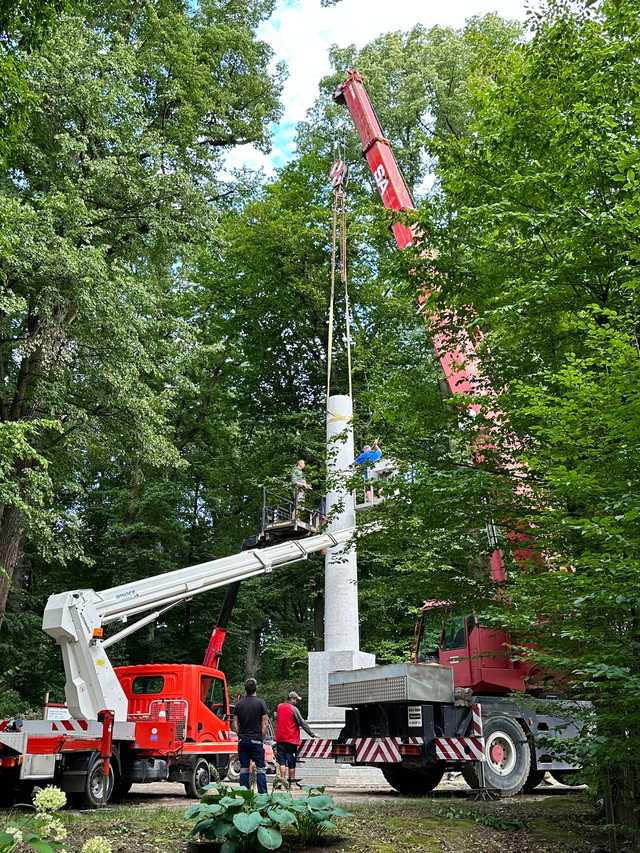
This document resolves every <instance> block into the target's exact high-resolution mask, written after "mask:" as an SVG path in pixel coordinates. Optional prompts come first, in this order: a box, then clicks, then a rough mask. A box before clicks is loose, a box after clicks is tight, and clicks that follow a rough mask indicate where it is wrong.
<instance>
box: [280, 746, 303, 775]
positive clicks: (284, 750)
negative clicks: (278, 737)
mask: <svg viewBox="0 0 640 853" xmlns="http://www.w3.org/2000/svg"><path fill="white" fill-rule="evenodd" d="M297 756H298V747H297V746H296V745H295V743H282V742H280V743H277V744H276V757H277V759H278V764H279V765H280V767H288V768H289V769H290V770H293V769H294V768H295V766H296V758H297Z"/></svg>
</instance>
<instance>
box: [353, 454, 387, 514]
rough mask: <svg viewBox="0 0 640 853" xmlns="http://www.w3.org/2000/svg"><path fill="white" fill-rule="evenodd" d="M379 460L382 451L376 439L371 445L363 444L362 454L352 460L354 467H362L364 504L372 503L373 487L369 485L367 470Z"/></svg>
mask: <svg viewBox="0 0 640 853" xmlns="http://www.w3.org/2000/svg"><path fill="white" fill-rule="evenodd" d="M379 459H382V449H381V447H380V439H378V438H376V440H375V441H374V442H373V444H365V446H364V447H363V448H362V452H361V453H360V454H359V455H358V456H356V458H355V460H354V462H355V464H356V465H361V466H362V467H363V474H362V476H363V478H364V499H365V503H373V487H372V486H370V485H369V468H370V467H371V466H372V465H375V463H376V462H377V461H378V460H379Z"/></svg>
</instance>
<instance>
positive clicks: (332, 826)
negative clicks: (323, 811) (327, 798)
mask: <svg viewBox="0 0 640 853" xmlns="http://www.w3.org/2000/svg"><path fill="white" fill-rule="evenodd" d="M318 826H319V827H320V828H321V829H326V830H332V829H335V828H336V825H335V823H332V822H331V821H330V820H321V821H320V823H319V824H318Z"/></svg>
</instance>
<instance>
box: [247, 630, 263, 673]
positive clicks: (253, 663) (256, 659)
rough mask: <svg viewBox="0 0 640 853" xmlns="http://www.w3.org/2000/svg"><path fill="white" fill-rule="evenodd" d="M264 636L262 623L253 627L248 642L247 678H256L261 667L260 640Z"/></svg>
mask: <svg viewBox="0 0 640 853" xmlns="http://www.w3.org/2000/svg"><path fill="white" fill-rule="evenodd" d="M261 638H262V625H258V626H257V627H255V628H253V629H252V631H251V632H250V634H249V641H248V643H247V656H246V658H245V667H244V668H245V678H255V677H256V676H257V674H258V670H259V669H260V640H261Z"/></svg>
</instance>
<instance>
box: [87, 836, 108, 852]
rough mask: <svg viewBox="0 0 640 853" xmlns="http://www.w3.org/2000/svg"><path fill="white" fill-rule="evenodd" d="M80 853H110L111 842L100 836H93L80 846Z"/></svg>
mask: <svg viewBox="0 0 640 853" xmlns="http://www.w3.org/2000/svg"><path fill="white" fill-rule="evenodd" d="M82 853H112V851H111V842H110V841H109V840H108V839H106V838H104V837H103V836H102V835H95V836H94V837H93V838H90V839H89V840H88V841H85V843H84V844H83V845H82Z"/></svg>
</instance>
